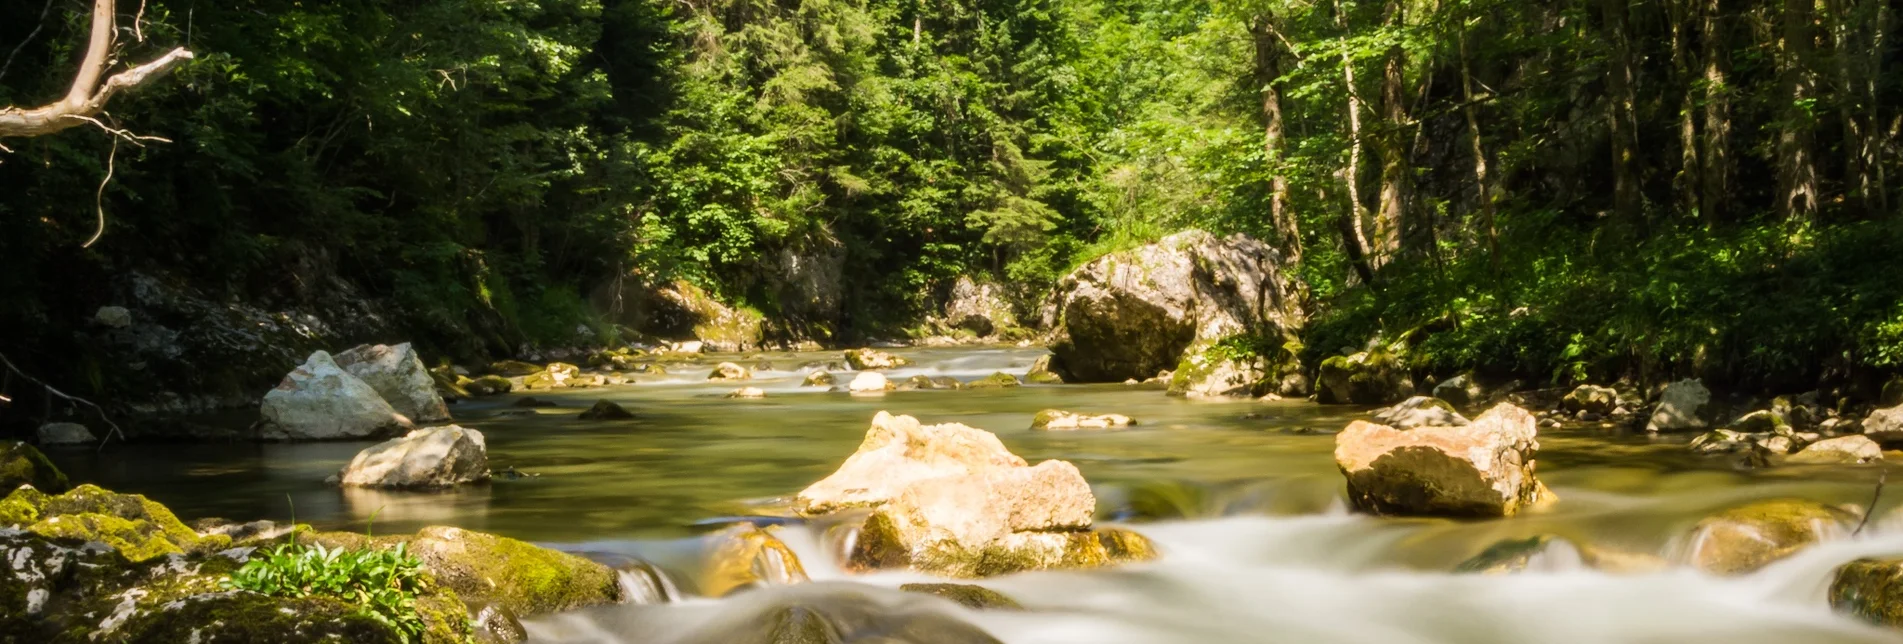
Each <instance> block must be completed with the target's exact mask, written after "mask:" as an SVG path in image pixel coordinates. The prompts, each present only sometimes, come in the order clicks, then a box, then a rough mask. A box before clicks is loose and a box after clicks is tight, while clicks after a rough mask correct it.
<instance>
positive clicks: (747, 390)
mask: <svg viewBox="0 0 1903 644" xmlns="http://www.w3.org/2000/svg"><path fill="white" fill-rule="evenodd" d="M727 397H728V398H748V399H753V398H765V397H766V391H765V390H763V389H761V388H759V387H741V388H739V389H735V390H733V391H729V392H727Z"/></svg>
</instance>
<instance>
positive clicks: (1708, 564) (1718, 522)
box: [1686, 499, 1859, 575]
mask: <svg viewBox="0 0 1903 644" xmlns="http://www.w3.org/2000/svg"><path fill="white" fill-rule="evenodd" d="M1858 519H1859V517H1858V516H1857V515H1856V514H1854V513H1852V512H1850V511H1848V510H1845V509H1843V508H1839V507H1835V506H1830V505H1825V504H1822V503H1818V502H1816V501H1809V500H1804V499H1773V500H1769V501H1758V502H1755V503H1750V504H1747V505H1743V506H1739V507H1735V508H1731V509H1729V510H1725V511H1723V512H1720V513H1717V514H1714V515H1712V516H1709V517H1706V518H1704V519H1703V520H1701V521H1699V522H1698V524H1697V525H1695V526H1693V527H1692V530H1691V533H1690V534H1689V536H1688V538H1687V544H1688V547H1687V548H1686V557H1687V558H1688V559H1689V562H1690V563H1691V564H1692V565H1693V566H1696V567H1698V568H1699V569H1702V570H1705V571H1707V572H1713V573H1718V574H1724V575H1731V574H1741V573H1747V572H1751V571H1753V570H1757V569H1759V568H1762V567H1764V565H1765V564H1769V563H1771V562H1773V561H1777V560H1779V559H1783V558H1785V557H1788V556H1790V555H1791V554H1792V553H1795V552H1797V551H1798V550H1800V549H1803V548H1804V547H1806V546H1809V545H1811V544H1813V543H1816V542H1818V541H1822V540H1824V539H1825V538H1827V537H1832V536H1836V535H1841V534H1846V533H1848V532H1849V531H1850V529H1851V528H1850V526H1852V525H1855V524H1856V522H1857V521H1858Z"/></svg>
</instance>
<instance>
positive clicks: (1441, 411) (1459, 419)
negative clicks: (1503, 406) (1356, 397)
mask: <svg viewBox="0 0 1903 644" xmlns="http://www.w3.org/2000/svg"><path fill="white" fill-rule="evenodd" d="M1374 422H1377V423H1380V424H1383V425H1387V426H1389V427H1393V428H1395V429H1412V428H1415V427H1459V426H1461V425H1465V424H1467V423H1469V422H1471V421H1468V420H1467V417H1466V416H1462V415H1460V413H1459V412H1456V411H1454V406H1453V405H1450V404H1447V401H1444V400H1440V399H1438V398H1429V397H1427V396H1415V397H1413V398H1409V399H1407V400H1403V401H1401V402H1399V403H1396V404H1395V405H1394V406H1393V407H1388V408H1385V409H1380V410H1376V411H1375V412H1374Z"/></svg>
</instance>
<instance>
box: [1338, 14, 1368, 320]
mask: <svg viewBox="0 0 1903 644" xmlns="http://www.w3.org/2000/svg"><path fill="white" fill-rule="evenodd" d="M1335 20H1336V22H1337V24H1339V25H1340V26H1341V29H1342V31H1343V32H1344V33H1346V32H1347V30H1348V16H1347V14H1345V13H1343V12H1342V8H1341V0H1335ZM1341 76H1342V83H1343V86H1344V87H1346V88H1347V90H1348V91H1347V95H1348V167H1347V168H1344V169H1343V170H1342V174H1343V179H1345V182H1346V183H1347V184H1348V212H1347V214H1346V215H1345V216H1344V217H1343V219H1345V220H1346V221H1345V222H1344V225H1343V226H1342V241H1343V244H1342V245H1343V246H1345V247H1346V248H1347V254H1348V259H1349V261H1350V262H1351V263H1352V264H1353V265H1354V268H1355V272H1356V273H1357V274H1359V275H1360V276H1361V281H1363V282H1366V283H1369V284H1373V283H1374V269H1375V267H1376V265H1375V264H1373V260H1372V259H1371V258H1370V257H1369V255H1370V253H1369V251H1368V236H1367V235H1366V234H1365V233H1364V232H1362V228H1361V221H1362V219H1363V218H1364V217H1365V216H1366V215H1367V207H1366V206H1363V205H1362V203H1361V92H1360V91H1359V90H1357V89H1356V88H1355V61H1354V58H1352V57H1350V56H1349V55H1348V52H1346V51H1344V52H1342V53H1341Z"/></svg>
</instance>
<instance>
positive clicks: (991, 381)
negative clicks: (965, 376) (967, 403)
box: [965, 371, 1024, 389]
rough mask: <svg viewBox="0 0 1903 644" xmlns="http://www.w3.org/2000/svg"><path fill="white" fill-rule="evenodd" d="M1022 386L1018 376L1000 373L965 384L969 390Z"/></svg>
mask: <svg viewBox="0 0 1903 644" xmlns="http://www.w3.org/2000/svg"><path fill="white" fill-rule="evenodd" d="M1022 384H1024V383H1022V382H1019V381H1018V377H1017V376H1013V375H1011V374H1008V373H1005V372H1002V371H999V372H997V373H994V374H991V375H989V376H985V377H983V378H979V379H977V380H973V381H971V382H968V383H965V387H966V388H968V389H1003V388H1006V387H1016V386H1019V385H1022Z"/></svg>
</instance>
